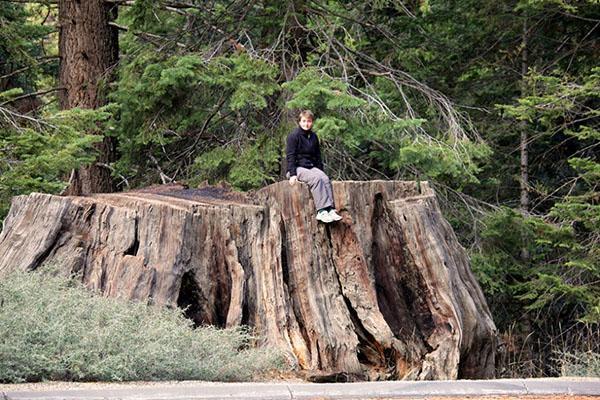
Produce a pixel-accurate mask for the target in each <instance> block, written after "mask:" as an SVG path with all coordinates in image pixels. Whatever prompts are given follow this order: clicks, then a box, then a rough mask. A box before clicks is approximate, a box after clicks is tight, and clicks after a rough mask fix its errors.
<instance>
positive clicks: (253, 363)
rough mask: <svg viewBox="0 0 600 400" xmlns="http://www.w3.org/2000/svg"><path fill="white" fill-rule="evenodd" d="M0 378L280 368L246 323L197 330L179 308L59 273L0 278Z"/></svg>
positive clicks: (121, 377) (108, 377)
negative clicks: (121, 296) (108, 292)
mask: <svg viewBox="0 0 600 400" xmlns="http://www.w3.org/2000/svg"><path fill="white" fill-rule="evenodd" d="M0 301H1V304H2V307H0V336H1V337H2V338H3V339H2V341H1V342H0V382H5V383H12V382H24V381H40V380H74V381H90V380H100V381H128V380H185V379H201V380H219V381H240V380H248V379H250V378H251V377H252V376H253V375H254V374H256V373H259V372H262V371H265V370H267V369H274V368H280V367H281V365H282V364H281V363H282V359H281V357H280V355H278V354H276V353H274V352H273V351H271V350H266V349H256V348H254V347H253V345H254V344H255V343H256V341H257V340H258V338H256V337H254V336H252V335H251V333H250V332H249V331H248V330H247V329H245V328H234V329H227V330H219V329H216V328H213V327H209V326H206V327H200V328H197V329H194V328H193V327H192V323H191V321H189V320H187V319H185V317H184V316H183V312H182V311H181V310H178V309H177V310H173V309H167V308H164V307H156V306H148V305H145V304H141V303H133V302H125V301H122V300H117V299H109V298H104V297H101V296H99V295H95V294H93V293H91V292H89V291H87V290H85V289H84V288H83V287H81V285H80V284H78V283H75V282H74V281H72V280H69V279H66V278H64V277H59V276H54V277H53V276H49V275H47V274H40V273H24V272H15V273H12V274H11V275H9V276H7V277H4V278H3V279H2V281H0Z"/></svg>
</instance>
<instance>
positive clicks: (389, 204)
mask: <svg viewBox="0 0 600 400" xmlns="http://www.w3.org/2000/svg"><path fill="white" fill-rule="evenodd" d="M333 188H334V194H335V199H336V206H337V209H338V210H339V211H340V214H341V215H342V216H343V220H342V221H340V222H337V223H333V224H329V225H325V224H322V223H318V222H317V220H316V219H315V211H314V204H313V201H312V198H311V195H310V192H309V190H308V188H307V187H306V185H304V184H297V185H295V186H293V187H291V186H290V185H289V184H288V183H287V182H280V183H276V184H273V185H270V186H268V187H265V188H263V189H261V190H259V191H257V192H256V193H253V194H252V195H247V196H246V195H244V194H234V193H228V192H226V191H223V190H221V189H218V188H211V187H209V188H204V189H185V188H183V187H180V186H164V187H154V188H152V189H149V190H140V191H133V192H127V193H117V194H97V195H93V196H89V197H59V196H52V195H45V194H37V193H34V194H31V195H28V196H18V197H15V198H14V199H13V203H12V207H11V210H10V212H9V215H8V216H7V218H6V219H5V221H4V229H3V231H2V233H1V234H0V275H1V274H4V273H6V272H8V271H10V270H14V269H20V270H34V269H36V268H38V267H39V266H41V265H43V264H54V265H56V266H58V267H59V268H60V269H61V270H62V271H64V272H65V273H77V274H79V276H80V277H81V279H82V281H83V282H84V284H85V285H86V286H87V287H89V288H92V289H96V290H99V291H100V292H102V293H103V294H104V295H106V296H114V297H122V298H126V299H134V300H140V301H151V302H153V303H155V304H159V305H167V306H180V307H183V308H186V310H187V311H186V312H187V315H188V316H189V317H190V318H191V319H193V320H194V321H195V322H196V323H197V324H214V325H217V326H222V327H229V326H236V325H239V324H246V325H250V326H252V327H255V328H256V329H257V331H258V333H260V334H261V335H262V337H263V338H264V343H263V344H264V345H268V346H273V347H277V348H279V349H281V350H283V351H284V352H285V353H286V354H287V355H288V357H289V359H290V360H291V361H292V362H293V363H295V364H296V365H297V366H298V367H299V368H301V369H304V370H310V371H321V372H324V373H343V374H351V375H356V376H361V377H364V378H365V379H456V378H490V377H493V376H494V364H495V354H496V344H497V335H496V328H495V326H494V323H493V321H492V319H491V315H490V312H489V309H488V307H487V304H486V301H485V298H484V296H483V293H482V291H481V289H480V287H479V285H478V283H477V281H476V279H475V277H474V275H473V273H472V272H471V270H470V267H469V262H468V258H467V255H466V253H465V251H464V249H463V248H462V247H461V246H460V244H459V243H458V241H457V239H456V236H455V235H454V232H453V231H452V229H451V227H450V226H449V224H448V223H447V222H446V221H445V220H444V219H443V217H442V215H441V212H440V209H439V206H438V204H437V200H436V198H435V194H434V192H433V191H432V189H431V188H430V187H429V186H428V184H427V183H426V182H421V183H420V185H419V184H417V183H415V182H400V181H368V182H354V181H343V182H334V183H333Z"/></svg>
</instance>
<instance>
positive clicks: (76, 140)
mask: <svg viewBox="0 0 600 400" xmlns="http://www.w3.org/2000/svg"><path fill="white" fill-rule="evenodd" d="M109 118H110V113H108V112H106V111H105V110H81V109H71V110H68V111H63V112H59V113H56V114H54V115H50V116H48V118H46V119H44V120H41V121H39V123H38V124H29V125H25V126H18V125H16V126H13V125H11V124H10V123H9V121H0V218H3V217H4V215H5V214H6V212H7V211H8V205H9V201H10V198H11V197H12V196H15V195H19V194H29V193H31V192H34V191H35V192H46V193H58V192H60V191H61V190H62V189H64V188H65V186H66V184H67V180H68V179H69V173H70V171H71V169H73V168H77V167H78V166H80V165H82V164H86V163H90V162H92V161H93V160H94V159H95V154H96V153H95V151H94V148H93V145H94V144H95V143H97V142H98V141H101V140H102V136H100V135H98V133H99V132H101V131H102V130H103V127H106V124H107V122H108V120H109ZM13 123H14V121H13ZM94 133H96V134H94Z"/></svg>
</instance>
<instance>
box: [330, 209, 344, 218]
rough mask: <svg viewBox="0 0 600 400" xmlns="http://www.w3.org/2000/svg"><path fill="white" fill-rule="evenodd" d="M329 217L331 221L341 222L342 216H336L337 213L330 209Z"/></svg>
mask: <svg viewBox="0 0 600 400" xmlns="http://www.w3.org/2000/svg"><path fill="white" fill-rule="evenodd" d="M329 217H331V220H332V221H341V220H342V216H341V215H340V214H338V213H337V211H335V208H332V209H331V210H329Z"/></svg>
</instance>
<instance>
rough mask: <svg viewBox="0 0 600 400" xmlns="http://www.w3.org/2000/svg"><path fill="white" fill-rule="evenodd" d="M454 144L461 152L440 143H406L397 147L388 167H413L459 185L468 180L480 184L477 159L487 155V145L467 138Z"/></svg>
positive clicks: (488, 152) (425, 174) (429, 175)
mask: <svg viewBox="0 0 600 400" xmlns="http://www.w3.org/2000/svg"><path fill="white" fill-rule="evenodd" d="M455 145H456V146H457V147H461V148H462V149H463V151H460V152H459V151H456V150H455V148H453V147H452V146H450V145H448V144H446V143H443V142H429V143H420V142H413V143H407V144H406V145H404V146H402V147H401V148H400V149H399V150H398V155H397V157H396V158H395V159H393V160H392V162H391V167H393V168H413V169H416V170H418V171H420V173H421V174H422V176H425V177H427V178H428V179H433V180H434V181H441V182H451V183H452V184H453V186H454V187H458V188H462V187H463V186H464V185H465V184H467V183H479V180H478V179H477V176H476V175H477V174H478V173H479V172H480V171H481V168H480V167H479V165H478V161H479V162H480V161H482V160H485V159H486V158H487V157H489V156H490V154H491V151H490V149H489V147H488V146H486V145H485V144H484V143H474V142H471V141H467V140H465V141H463V142H462V143H456V144H455Z"/></svg>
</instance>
